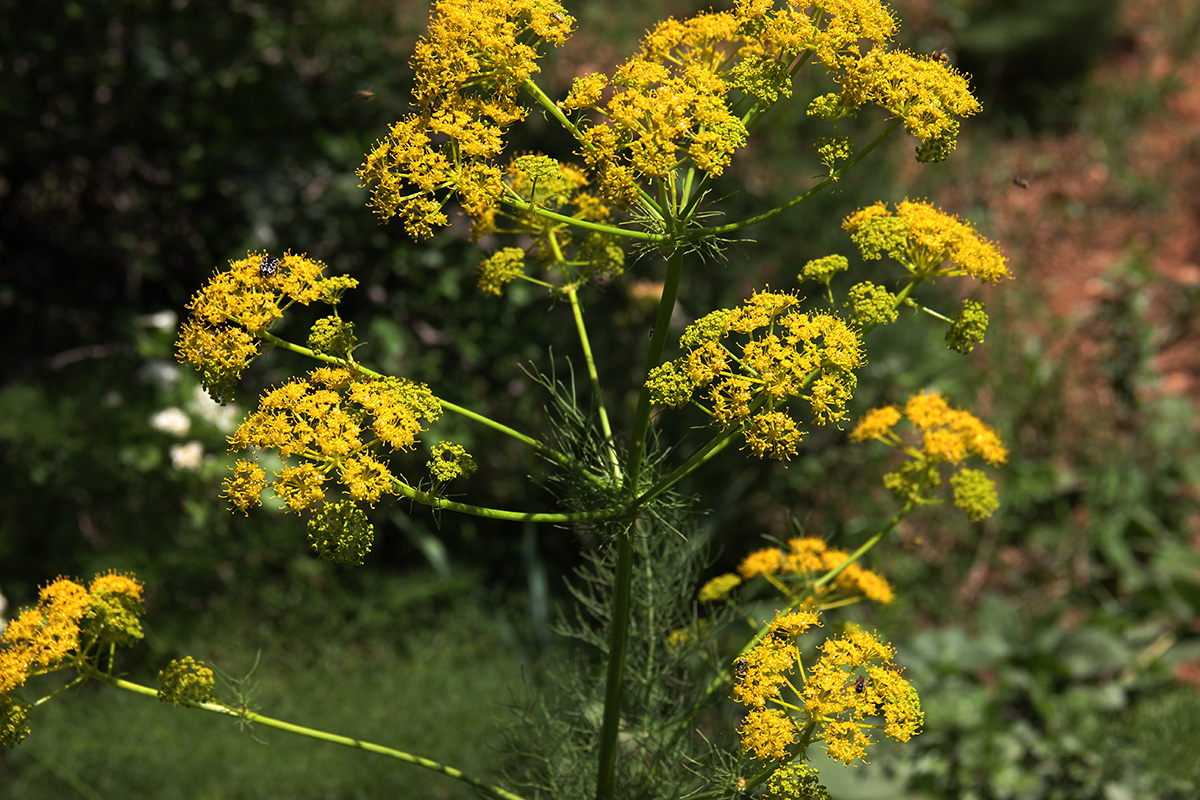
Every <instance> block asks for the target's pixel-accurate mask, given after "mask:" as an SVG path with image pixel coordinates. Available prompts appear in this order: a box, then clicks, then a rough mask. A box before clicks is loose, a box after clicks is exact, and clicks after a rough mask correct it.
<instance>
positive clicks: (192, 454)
mask: <svg viewBox="0 0 1200 800" xmlns="http://www.w3.org/2000/svg"><path fill="white" fill-rule="evenodd" d="M203 463H204V445H202V444H200V443H199V442H198V441H196V440H195V439H193V440H192V441H190V442H188V443H187V444H173V445H171V466H172V467H174V468H175V469H178V470H183V471H185V472H195V471H196V470H198V469H200V466H201V465H202V464H203Z"/></svg>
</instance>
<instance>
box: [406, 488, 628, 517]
mask: <svg viewBox="0 0 1200 800" xmlns="http://www.w3.org/2000/svg"><path fill="white" fill-rule="evenodd" d="M392 486H393V487H395V488H396V490H397V492H399V493H400V494H401V495H403V496H404V497H407V498H408V499H409V500H413V501H416V502H418V503H422V504H423V505H427V506H429V507H430V508H433V509H435V510H437V511H454V512H457V513H459V514H469V515H471V516H473V517H486V518H488V519H503V520H509V521H511V522H552V523H563V522H586V521H593V522H595V521H600V520H606V519H613V518H615V517H618V516H621V515H622V514H624V513H625V510H624V509H611V508H606V509H600V510H599V511H577V512H574V513H569V514H568V513H558V512H533V511H505V510H503V509H500V508H488V507H486V506H473V505H469V504H467V503H456V502H454V501H453V500H447V499H446V498H444V497H438V496H437V495H435V494H432V493H431V492H423V491H421V490H420V489H417V488H415V487H413V486H409V485H408V484H407V483H404V482H403V481H400V480H394V481H393V482H392Z"/></svg>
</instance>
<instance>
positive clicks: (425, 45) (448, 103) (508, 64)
mask: <svg viewBox="0 0 1200 800" xmlns="http://www.w3.org/2000/svg"><path fill="white" fill-rule="evenodd" d="M573 22H574V20H573V19H572V18H571V17H570V16H569V15H568V14H567V13H566V12H565V11H564V10H563V8H562V6H561V5H559V4H558V3H557V2H554V0H440V2H438V3H437V4H436V5H435V7H434V11H433V16H432V17H431V19H430V21H429V30H428V32H427V33H426V35H425V36H423V37H422V38H421V39H420V41H418V42H417V46H416V50H415V52H414V54H413V59H412V66H413V70H414V71H415V73H416V87H415V89H414V94H415V96H416V101H417V106H418V111H417V113H415V114H410V115H409V116H407V117H405V118H404V119H402V120H400V121H398V122H396V123H395V124H394V125H393V126H392V128H391V130H390V131H389V132H388V135H387V136H386V137H385V138H384V139H383V140H381V141H379V142H378V143H376V146H375V147H374V149H373V150H372V151H371V152H370V153H369V154H368V155H367V160H366V162H365V163H364V164H363V165H362V166H361V167H359V169H358V176H359V178H360V179H361V181H362V185H363V186H370V187H371V201H370V204H371V205H372V206H374V208H375V212H376V214H378V216H379V217H380V218H381V219H389V218H391V217H393V216H399V217H400V218H401V220H402V221H403V222H404V225H405V227H406V228H407V230H408V232H409V234H410V235H411V236H414V237H425V236H429V235H431V234H432V233H433V228H434V227H436V226H443V225H446V224H447V223H448V220H447V217H446V215H445V213H444V211H443V210H442V209H443V206H444V205H445V203H446V201H447V200H448V199H449V197H450V195H452V194H457V196H458V198H459V200H460V201H461V203H462V205H463V208H464V209H465V210H466V211H467V212H468V213H469V214H471V215H472V216H474V217H476V218H479V217H482V216H484V215H485V214H487V213H488V212H489V211H490V210H491V209H492V208H493V207H494V206H495V205H496V203H497V202H498V201H499V199H500V197H501V195H502V194H503V183H502V175H501V171H500V169H499V168H498V167H497V166H496V165H495V163H494V160H495V159H496V157H497V156H499V155H500V153H501V152H502V151H503V149H504V134H505V131H506V130H507V129H508V127H509V126H510V125H512V124H513V123H514V122H517V121H519V120H521V119H524V117H525V109H524V108H522V107H521V106H520V105H519V104H518V103H517V93H518V91H519V90H520V88H521V86H522V84H523V83H524V82H525V81H526V80H528V79H529V77H530V76H531V75H533V74H534V73H535V72H537V71H538V66H537V63H536V62H537V58H538V49H537V48H538V46H539V45H541V44H544V43H549V44H552V45H554V46H559V45H562V44H563V43H564V42H565V41H566V39H567V37H568V36H569V35H570V33H571V26H572V24H573Z"/></svg>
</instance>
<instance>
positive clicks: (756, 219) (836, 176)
mask: <svg viewBox="0 0 1200 800" xmlns="http://www.w3.org/2000/svg"><path fill="white" fill-rule="evenodd" d="M901 122H902V120H900V119H895V120H892V123H891V124H890V125H888V126H887V127H886V128H884V129H883V130H882V131H881V132H880V133H879V135H878V136H876V137H875V138H874V139H872V140H871V141H870V143H868V144H867V146H866V147H864V148H863V149H862V150H859V151H858V152H857V153H855V154H854V156H853V157H852V158H851V159H850V160H848V161H847V162H846V163H845V164H843V165H842V166H840V167H838V168H837V169H836V170H834V171H833V173H832V174H831V175H830V176H829V177H828V178H826V179H825V180H823V181H821V182H820V183H818V184H817V185H815V186H813V187H812V188H811V189H809V190H808V191H807V192H805V193H804V194H801V195H797V196H796V197H793V198H792V199H791V200H789V201H787V202H786V203H784V204H783V205H781V206H776V207H775V208H772V209H771V210H770V211H764V212H763V213H761V214H757V215H755V216H753V217H747V218H746V219H744V220H741V221H740V222H731V223H729V224H728V225H719V226H717V227H715V228H705V229H704V233H705V234H706V235H713V236H720V235H721V234H723V233H733V232H734V231H737V230H740V229H741V228H747V227H749V226H751V225H757V224H758V223H760V222H765V221H766V220H769V219H771V217H774V216H778V215H779V214H782V213H783V212H784V211H787V210H788V209H789V208H792V207H793V206H796V205H799V204H800V203H803V202H804V201H805V200H807V199H808V198H810V197H812V196H813V195H815V194H816V193H817V192H819V191H821V190H822V189H824V188H825V187H826V186H829V185H830V184H832V183H837V182H838V181H839V180H841V178H842V176H843V175H845V174H846V173H847V172H849V171H850V170H851V169H853V168H854V166H855V165H856V164H858V162H859V161H862V160H863V159H864V158H865V157H866V156H867V154H868V153H870V152H871V151H872V150H874V149H875V148H876V147H878V146H879V144H880V142H882V141H883V140H884V139H886V138H887V137H888V136H889V135H890V134H891V133H892V132H893V131H895V130H896V128H898V127H900V123H901Z"/></svg>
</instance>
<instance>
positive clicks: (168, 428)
mask: <svg viewBox="0 0 1200 800" xmlns="http://www.w3.org/2000/svg"><path fill="white" fill-rule="evenodd" d="M150 427H151V428H154V430H156V431H162V432H163V433H169V434H171V435H173V436H187V432H188V429H189V428H191V427H192V419H191V417H189V416H188V415H187V414H185V413H183V411H182V410H180V409H178V408H164V409H163V410H162V411H159V412H158V413H157V414H155V415H154V416H153V417H151V418H150Z"/></svg>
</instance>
